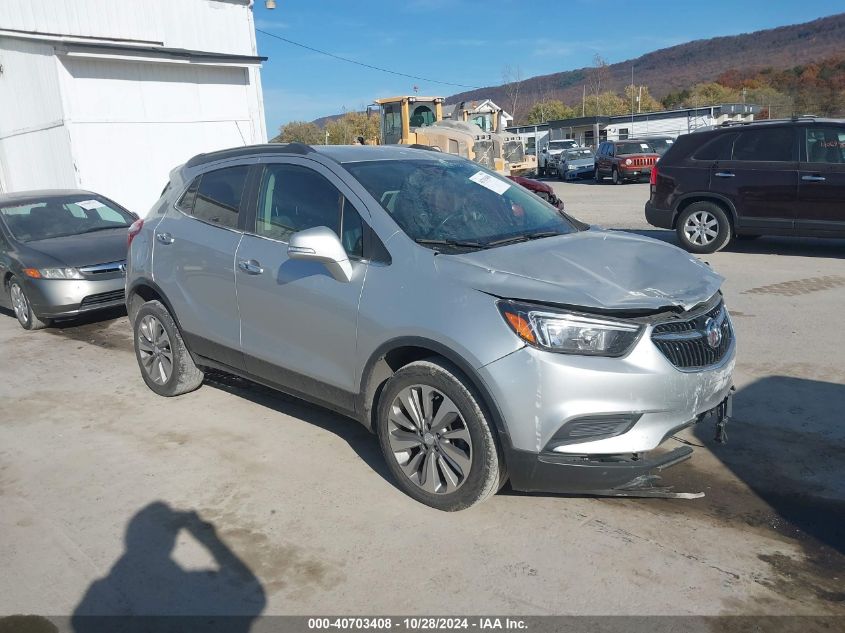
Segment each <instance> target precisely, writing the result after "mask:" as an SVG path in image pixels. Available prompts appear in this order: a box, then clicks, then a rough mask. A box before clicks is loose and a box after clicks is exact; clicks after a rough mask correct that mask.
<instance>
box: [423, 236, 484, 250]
mask: <svg viewBox="0 0 845 633" xmlns="http://www.w3.org/2000/svg"><path fill="white" fill-rule="evenodd" d="M414 241H415V242H416V243H417V244H422V245H423V246H460V247H463V248H487V244H482V243H481V242H470V241H466V240H429V239H423V238H420V239H415V240H414Z"/></svg>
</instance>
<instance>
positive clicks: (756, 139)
mask: <svg viewBox="0 0 845 633" xmlns="http://www.w3.org/2000/svg"><path fill="white" fill-rule="evenodd" d="M794 146H795V133H794V130H793V129H792V128H790V127H776V128H759V129H756V130H745V131H743V132H740V134H739V138H737V139H736V142H735V143H734V152H733V159H734V160H745V161H775V162H788V161H792V160H795V158H794V151H793V150H794Z"/></svg>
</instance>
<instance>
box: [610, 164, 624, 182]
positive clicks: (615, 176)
mask: <svg viewBox="0 0 845 633" xmlns="http://www.w3.org/2000/svg"><path fill="white" fill-rule="evenodd" d="M611 180H612V181H613V184H614V185H621V184H622V177H621V176H620V175H619V170H618V169H617V168H616V167H614V168H613V176H612V177H611Z"/></svg>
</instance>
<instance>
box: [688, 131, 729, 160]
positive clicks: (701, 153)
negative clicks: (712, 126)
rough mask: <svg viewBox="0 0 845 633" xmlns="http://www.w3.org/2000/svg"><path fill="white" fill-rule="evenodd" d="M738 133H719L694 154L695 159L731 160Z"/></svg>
mask: <svg viewBox="0 0 845 633" xmlns="http://www.w3.org/2000/svg"><path fill="white" fill-rule="evenodd" d="M737 136H738V135H737V134H719V135H717V136H716V137H715V138H712V139H710V140H709V141H708V142H706V143H705V144H704V145H702V146H701V147H700V148H699V149H698V151H697V152H696V153H695V154H693V156H692V157H693V160H730V159H731V152H732V151H733V145H734V141H735V140H736V137H737Z"/></svg>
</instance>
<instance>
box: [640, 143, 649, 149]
mask: <svg viewBox="0 0 845 633" xmlns="http://www.w3.org/2000/svg"><path fill="white" fill-rule="evenodd" d="M640 149H644V150H649V149H651V148H650V147H649V146H648V145H647V144H646V143H640Z"/></svg>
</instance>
